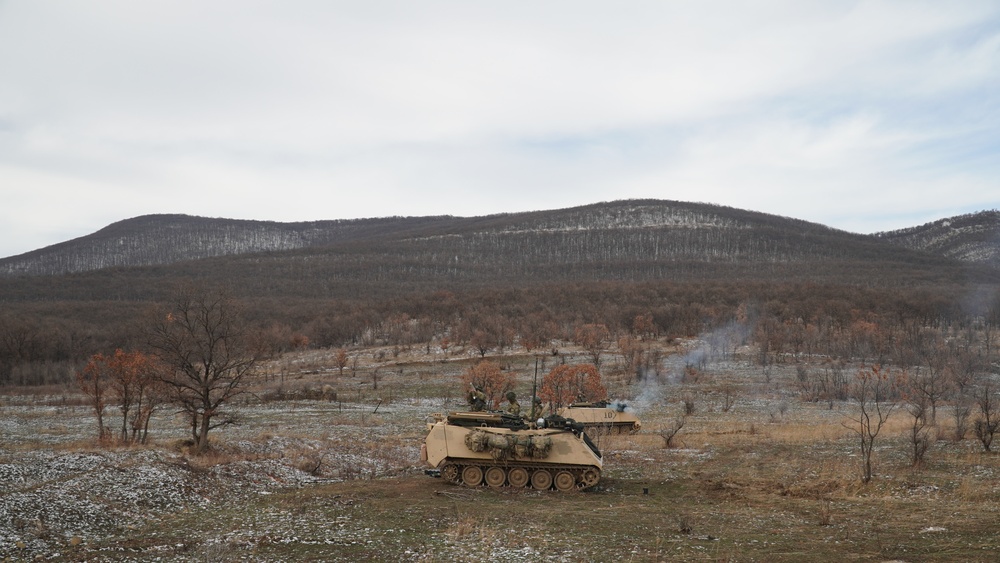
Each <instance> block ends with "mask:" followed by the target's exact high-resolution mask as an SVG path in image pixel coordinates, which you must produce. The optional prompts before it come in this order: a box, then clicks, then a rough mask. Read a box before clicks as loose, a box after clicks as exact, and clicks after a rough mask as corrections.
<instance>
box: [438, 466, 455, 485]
mask: <svg viewBox="0 0 1000 563" xmlns="http://www.w3.org/2000/svg"><path fill="white" fill-rule="evenodd" d="M441 477H442V478H444V480H445V481H449V482H452V483H458V466H457V465H455V464H454V463H448V464H446V465H445V466H444V467H442V468H441Z"/></svg>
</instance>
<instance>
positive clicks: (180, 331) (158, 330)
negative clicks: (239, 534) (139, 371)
mask: <svg viewBox="0 0 1000 563" xmlns="http://www.w3.org/2000/svg"><path fill="white" fill-rule="evenodd" d="M148 344H149V347H150V348H151V349H152V350H153V352H154V354H155V355H156V356H158V357H159V358H160V360H161V361H162V362H163V364H164V365H165V366H166V368H167V369H165V370H164V374H163V376H162V379H163V383H164V384H165V385H166V386H167V387H168V388H169V389H170V391H171V395H172V399H173V401H174V402H176V403H177V404H178V405H179V406H180V407H181V409H182V410H183V412H185V413H186V414H187V415H188V416H189V417H190V421H191V435H192V437H193V438H194V441H195V445H194V448H193V452H194V453H201V452H203V451H204V450H205V448H206V447H207V446H208V432H209V430H211V429H213V428H217V427H219V426H222V425H224V424H229V423H231V422H232V419H231V418H229V417H225V416H222V415H223V412H222V410H221V408H222V406H223V405H224V404H225V403H226V402H227V401H229V400H230V399H232V398H233V397H234V396H236V395H238V394H239V393H241V392H242V390H243V384H244V381H245V379H246V377H247V376H248V375H249V374H250V373H251V372H252V370H253V368H254V366H256V365H257V363H258V362H259V361H260V360H261V359H262V358H263V357H264V354H263V348H262V347H261V346H260V342H259V339H258V338H256V337H255V335H254V334H251V333H250V331H249V330H248V328H247V326H246V324H244V322H243V321H242V319H241V317H240V314H239V309H238V307H237V305H236V303H235V302H234V301H233V300H232V299H231V298H230V297H229V296H228V295H226V294H225V292H222V291H198V290H195V289H192V288H188V289H185V290H183V291H181V292H180V293H179V294H178V295H177V296H176V297H175V298H174V299H173V302H172V304H171V306H170V308H169V310H167V311H161V312H160V314H159V315H157V318H156V319H155V320H154V321H152V322H151V324H150V326H149V333H148ZM220 419H221V420H220Z"/></svg>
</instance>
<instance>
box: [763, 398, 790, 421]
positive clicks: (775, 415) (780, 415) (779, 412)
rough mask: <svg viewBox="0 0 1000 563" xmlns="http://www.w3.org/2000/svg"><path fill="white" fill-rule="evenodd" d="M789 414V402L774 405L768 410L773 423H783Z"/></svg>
mask: <svg viewBox="0 0 1000 563" xmlns="http://www.w3.org/2000/svg"><path fill="white" fill-rule="evenodd" d="M787 412H788V401H781V402H779V403H778V404H777V405H772V406H771V407H770V408H768V410H767V414H768V416H769V417H770V419H771V422H772V423H776V422H781V421H782V420H784V418H785V414H786V413H787Z"/></svg>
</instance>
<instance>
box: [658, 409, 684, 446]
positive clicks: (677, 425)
mask: <svg viewBox="0 0 1000 563" xmlns="http://www.w3.org/2000/svg"><path fill="white" fill-rule="evenodd" d="M684 421H685V419H684V417H680V416H679V417H677V418H675V419H674V422H673V423H672V424H671V425H670V426H668V427H667V428H664V429H663V430H660V436H663V439H664V440H665V442H664V443H665V444H666V446H667V447H668V448H673V447H675V445H676V444H675V443H674V438H676V437H677V433H678V432H680V431H681V428H684Z"/></svg>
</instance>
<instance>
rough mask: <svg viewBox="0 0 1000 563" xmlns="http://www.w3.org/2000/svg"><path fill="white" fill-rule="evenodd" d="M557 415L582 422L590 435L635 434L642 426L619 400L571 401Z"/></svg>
mask: <svg viewBox="0 0 1000 563" xmlns="http://www.w3.org/2000/svg"><path fill="white" fill-rule="evenodd" d="M559 415H560V416H563V417H565V418H572V419H573V420H575V421H577V422H580V423H582V424H583V426H584V428H585V429H586V431H587V433H588V434H590V435H591V436H597V435H601V434H635V433H636V432H638V431H639V429H640V428H642V423H641V422H639V418H638V417H636V416H635V413H633V412H631V411H630V410H629V409H628V406H627V405H626V404H625V403H621V402H608V401H598V402H596V403H573V404H571V405H570V406H568V407H566V408H564V409H562V410H560V411H559Z"/></svg>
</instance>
